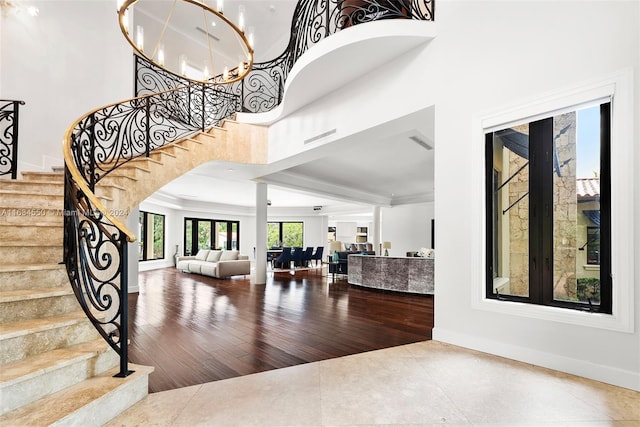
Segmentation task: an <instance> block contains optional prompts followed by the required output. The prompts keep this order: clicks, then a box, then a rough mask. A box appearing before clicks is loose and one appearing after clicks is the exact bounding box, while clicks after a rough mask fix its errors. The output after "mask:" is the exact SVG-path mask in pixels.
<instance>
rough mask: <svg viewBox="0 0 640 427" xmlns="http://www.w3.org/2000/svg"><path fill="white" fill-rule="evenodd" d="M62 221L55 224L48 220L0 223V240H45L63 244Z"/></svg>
mask: <svg viewBox="0 0 640 427" xmlns="http://www.w3.org/2000/svg"><path fill="white" fill-rule="evenodd" d="M63 234H64V231H63V224H62V222H60V223H57V224H53V223H47V222H29V223H24V224H6V223H0V240H10V241H16V242H29V241H34V240H40V241H42V240H45V241H48V242H55V243H56V244H59V245H62V238H63Z"/></svg>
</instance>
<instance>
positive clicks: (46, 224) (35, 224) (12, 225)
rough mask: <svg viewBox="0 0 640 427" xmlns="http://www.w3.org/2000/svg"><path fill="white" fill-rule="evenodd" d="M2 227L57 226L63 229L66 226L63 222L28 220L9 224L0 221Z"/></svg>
mask: <svg viewBox="0 0 640 427" xmlns="http://www.w3.org/2000/svg"><path fill="white" fill-rule="evenodd" d="M0 227H11V228H15V227H28V228H31V227H56V228H60V229H62V227H64V224H63V223H59V224H56V223H52V222H28V223H24V224H7V223H0Z"/></svg>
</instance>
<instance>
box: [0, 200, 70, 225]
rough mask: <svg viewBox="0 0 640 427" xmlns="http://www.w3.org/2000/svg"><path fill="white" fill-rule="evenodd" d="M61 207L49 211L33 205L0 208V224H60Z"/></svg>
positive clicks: (62, 214) (61, 216)
mask: <svg viewBox="0 0 640 427" xmlns="http://www.w3.org/2000/svg"><path fill="white" fill-rule="evenodd" d="M62 206H63V205H60V206H59V207H58V208H49V209H46V208H42V207H40V206H33V205H30V206H24V207H22V208H0V224H25V222H30V221H36V222H38V223H44V222H46V223H50V224H62V222H63V218H64V210H63V208H62Z"/></svg>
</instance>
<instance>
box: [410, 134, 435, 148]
mask: <svg viewBox="0 0 640 427" xmlns="http://www.w3.org/2000/svg"><path fill="white" fill-rule="evenodd" d="M409 139H410V140H412V141H413V142H415V143H416V144H418V145H420V146H421V147H422V148H424V149H425V150H433V147H432V146H431V145H429V144H427V142H426V141H424V140H423V139H421V138H419V137H417V136H415V135H411V136H410V137H409Z"/></svg>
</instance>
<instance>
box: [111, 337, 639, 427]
mask: <svg viewBox="0 0 640 427" xmlns="http://www.w3.org/2000/svg"><path fill="white" fill-rule="evenodd" d="M345 425H347V426H381V425H385V426H391V425H392V426H416V425H418V426H434V425H456V426H467V425H473V426H478V425H480V426H527V427H529V426H530V427H537V426H581V427H583V426H584V427H596V426H625V427H626V426H629V427H631V426H640V393H639V392H634V391H631V390H628V389H624V388H619V387H614V386H610V385H607V384H603V383H599V382H596V381H591V380H587V379H584V378H580V377H576V376H572V375H568V374H564V373H561V372H556V371H552V370H549V369H543V368H538V367H534V366H532V365H528V364H525V363H520V362H515V361H512V360H508V359H503V358H500V357H495V356H491V355H487V354H484V353H480V352H476V351H471V350H467V349H463V348H460V347H456V346H452V345H448V344H443V343H439V342H436V341H425V342H420V343H415V344H409V345H404V346H399V347H393V348H389V349H384V350H378V351H372V352H368V353H361V354H357V355H353V356H347V357H341V358H336V359H330V360H324V361H321V362H315V363H308V364H305V365H298V366H293V367H290V368H284V369H278V370H273V371H267V372H262V373H259V374H253V375H248V376H244V377H238V378H232V379H228V380H223V381H216V382H212V383H208V384H202V385H197V386H192V387H186V388H182V389H177V390H170V391H164V392H160V393H154V394H151V395H149V397H147V398H146V399H145V400H143V401H142V402H140V403H138V404H137V405H135V406H133V407H132V408H131V409H129V410H128V411H127V412H125V413H123V414H121V415H120V416H119V417H118V418H116V419H115V420H113V421H112V422H111V423H109V424H108V426H109V427H113V426H225V427H230V426H345Z"/></svg>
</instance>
